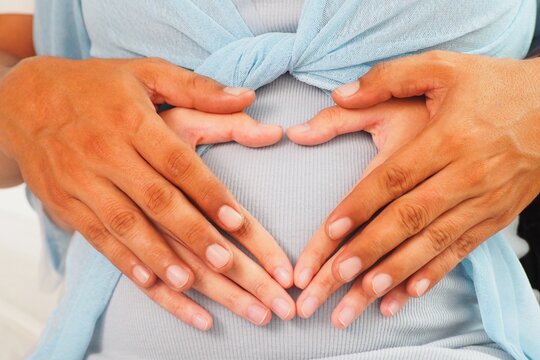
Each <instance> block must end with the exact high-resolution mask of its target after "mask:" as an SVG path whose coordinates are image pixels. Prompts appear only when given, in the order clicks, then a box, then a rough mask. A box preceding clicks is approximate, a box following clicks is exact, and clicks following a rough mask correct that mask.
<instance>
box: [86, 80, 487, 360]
mask: <svg viewBox="0 0 540 360" xmlns="http://www.w3.org/2000/svg"><path fill="white" fill-rule="evenodd" d="M330 105H332V101H331V99H330V97H329V96H328V95H327V94H325V93H323V92H322V91H320V90H318V89H316V88H313V87H310V86H308V85H305V84H303V83H300V82H298V81H296V80H294V79H293V78H292V77H289V76H284V77H282V78H280V79H278V80H277V81H275V82H274V83H272V84H270V85H268V86H266V87H265V88H263V89H261V90H260V91H259V92H258V100H257V102H256V104H255V105H253V106H252V107H251V108H250V109H249V113H250V115H252V116H253V117H254V118H256V119H259V120H260V121H262V122H265V123H272V124H279V125H282V126H283V127H284V128H287V127H289V126H291V125H294V124H298V123H301V122H303V121H305V120H307V119H309V118H310V117H311V116H313V115H314V114H316V113H317V112H318V111H319V110H321V109H323V108H325V107H327V106H330ZM374 155H375V148H374V146H373V144H372V142H371V138H370V136H369V135H368V134H365V133H358V134H351V135H347V136H343V137H340V138H338V139H335V140H334V141H331V142H329V143H327V144H324V145H321V146H317V147H310V148H308V147H302V146H298V145H295V144H293V143H292V142H290V141H289V140H287V139H284V140H283V141H282V142H281V143H279V144H277V145H275V146H272V147H269V148H263V149H247V148H243V147H241V146H239V145H237V144H223V145H216V146H213V147H211V148H210V149H209V150H208V151H207V152H206V153H205V154H204V155H203V159H204V161H205V163H206V164H207V165H208V166H209V167H210V168H211V169H212V170H213V171H214V172H215V174H216V175H217V176H218V177H219V178H220V179H222V181H223V182H224V183H225V184H226V185H227V186H228V187H229V188H230V189H231V191H232V192H233V193H234V194H235V195H236V197H237V199H238V200H239V201H240V203H241V204H242V205H243V206H244V207H245V208H246V209H248V210H249V211H250V212H251V213H252V214H253V215H254V216H255V217H257V218H258V219H259V221H260V222H261V223H262V224H263V225H264V226H265V227H266V228H267V229H268V230H269V232H270V233H271V234H272V235H273V236H274V237H275V238H276V240H277V241H278V243H279V244H280V245H281V246H282V247H283V249H284V250H285V251H286V253H287V254H288V255H289V257H290V258H291V260H292V261H293V263H295V262H296V259H297V258H298V256H299V254H300V252H301V251H302V249H303V248H304V246H305V244H306V243H307V241H308V240H309V238H310V236H311V235H312V234H313V232H314V231H315V230H316V229H317V227H318V226H319V225H320V224H321V222H322V221H323V220H324V219H325V217H326V216H327V215H328V213H329V212H330V211H331V210H332V209H333V207H334V206H335V205H336V204H337V203H338V202H339V200H340V199H341V198H342V197H343V196H344V195H345V194H346V193H347V192H348V191H349V190H350V189H351V187H352V186H353V185H354V184H355V183H356V181H357V180H358V178H359V177H360V175H361V174H362V171H363V169H364V168H365V167H366V166H367V165H368V163H369V161H370V159H371V158H372V157H373V156H374ZM344 291H345V289H342V290H340V291H338V293H337V294H336V295H335V296H333V297H331V298H330V300H329V301H328V302H327V303H326V304H325V305H323V306H322V307H321V308H320V310H319V311H318V312H317V313H316V314H315V315H314V316H313V317H312V318H311V319H309V320H301V319H298V318H297V319H295V320H293V321H290V322H283V321H281V320H279V319H277V318H276V317H274V320H272V322H271V323H270V324H269V325H268V326H266V327H263V328H259V327H256V326H254V325H251V324H250V323H248V322H247V321H245V320H243V319H240V318H238V317H236V316H235V315H234V314H232V313H231V312H229V311H228V310H227V309H224V308H222V307H221V306H219V305H217V304H214V303H213V302H212V301H210V300H208V299H206V298H205V297H204V296H201V295H199V294H197V293H195V292H189V295H190V296H191V297H192V298H193V299H194V300H196V301H197V302H199V303H200V304H201V305H202V306H203V307H205V308H207V309H208V310H209V311H210V313H211V314H212V315H213V316H214V328H213V329H212V330H211V331H210V332H208V333H200V332H198V331H197V330H194V329H193V328H192V327H189V326H187V325H185V324H183V323H181V322H179V321H178V320H176V319H175V318H173V317H172V316H170V315H169V314H168V313H166V312H165V311H163V310H162V309H161V308H160V307H159V306H157V305H155V304H154V303H152V302H151V301H150V300H148V299H147V298H146V297H145V296H144V295H143V294H142V293H140V292H139V291H138V290H137V288H136V287H134V286H133V285H132V284H131V283H130V282H129V280H127V279H125V278H122V279H121V280H120V283H119V285H118V286H117V289H116V291H115V293H114V295H113V298H112V300H111V303H110V305H109V308H108V309H107V312H106V313H105V314H104V316H103V318H102V320H101V323H100V326H99V327H98V331H97V332H96V334H95V336H94V341H93V345H92V347H91V351H90V352H91V353H92V352H96V353H98V352H99V353H101V354H102V355H101V356H102V357H103V358H107V356H106V354H110V357H111V358H118V357H119V356H126V357H128V358H132V357H134V358H137V357H140V358H148V359H152V358H166V359H168V358H171V359H210V358H216V359H229V358H230V359H305V358H331V357H338V356H340V355H346V354H359V353H365V352H368V351H377V350H380V349H387V348H396V347H404V346H415V345H420V344H426V343H430V342H433V341H437V340H441V339H445V338H447V337H448V336H449V335H452V336H455V335H459V334H467V333H469V332H471V331H473V332H474V331H480V329H481V322H480V318H479V314H478V309H477V305H476V297H475V294H474V290H473V287H472V284H471V283H470V282H469V280H467V279H466V278H465V276H464V275H463V273H461V271H460V270H456V271H454V272H453V273H452V274H451V275H450V276H449V277H447V278H446V279H445V280H444V281H443V282H442V283H441V284H440V285H439V286H437V287H436V288H435V289H434V290H433V291H432V292H430V294H428V296H426V297H424V298H423V299H422V300H421V301H413V302H412V303H411V304H410V305H409V306H408V307H407V308H406V310H405V311H403V312H402V313H401V314H400V315H399V316H396V317H395V318H392V319H385V318H383V317H382V316H381V315H380V314H379V312H378V308H377V305H374V306H372V307H370V308H369V309H368V310H367V311H366V313H365V314H364V315H363V316H362V317H361V318H360V320H359V321H357V322H355V323H354V324H353V325H352V326H351V327H350V328H348V329H347V330H337V329H335V328H333V327H332V325H331V323H330V314H331V311H332V309H333V308H334V307H335V306H336V305H337V302H338V301H339V300H340V298H341V297H342V296H343V294H344ZM291 292H292V295H293V297H296V296H297V294H298V292H297V291H295V290H291ZM276 319H277V320H276ZM463 336H465V335H463ZM477 340H478V339H476V340H474V341H477ZM474 341H473V340H471V342H472V343H474ZM482 341H485V339H484V340H482ZM95 356H96V358H99V357H98V355H95ZM115 356H116V357H115Z"/></svg>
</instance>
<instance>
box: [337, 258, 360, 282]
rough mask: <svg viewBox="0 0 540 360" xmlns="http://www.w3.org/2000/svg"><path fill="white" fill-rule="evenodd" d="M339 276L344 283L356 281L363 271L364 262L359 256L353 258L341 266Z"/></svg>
mask: <svg viewBox="0 0 540 360" xmlns="http://www.w3.org/2000/svg"><path fill="white" fill-rule="evenodd" d="M338 269H339V276H341V280H343V281H346V282H348V281H351V280H352V279H354V278H355V277H356V276H357V275H358V274H359V273H360V270H362V261H361V260H360V258H359V257H358V256H353V257H351V258H348V259H347V260H345V261H343V262H341V264H339V267H338Z"/></svg>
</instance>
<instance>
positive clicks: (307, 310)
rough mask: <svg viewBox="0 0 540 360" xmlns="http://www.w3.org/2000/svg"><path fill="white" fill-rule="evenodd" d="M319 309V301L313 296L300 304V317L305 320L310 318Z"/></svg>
mask: <svg viewBox="0 0 540 360" xmlns="http://www.w3.org/2000/svg"><path fill="white" fill-rule="evenodd" d="M318 307H319V300H318V299H317V298H316V297H315V296H309V297H308V298H307V299H306V300H304V302H303V303H302V315H304V317H305V318H308V317H310V316H311V315H313V313H314V312H315V311H316V310H317V308H318Z"/></svg>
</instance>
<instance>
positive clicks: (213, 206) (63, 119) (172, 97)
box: [0, 57, 292, 291]
mask: <svg viewBox="0 0 540 360" xmlns="http://www.w3.org/2000/svg"><path fill="white" fill-rule="evenodd" d="M254 99H255V94H254V92H253V91H252V90H248V89H231V88H224V87H223V86H221V85H219V84H217V83H216V82H214V81H212V80H210V79H208V78H205V77H201V76H198V75H196V74H194V73H193V72H190V71H187V70H184V69H181V68H178V67H176V66H173V65H171V64H169V63H167V62H165V61H163V60H158V59H137V60H99V59H93V60H83V61H72V60H65V59H58V58H47V57H37V58H32V59H28V60H25V61H23V62H21V63H19V65H17V66H16V67H14V68H13V70H11V71H10V72H9V73H8V74H7V75H6V76H5V77H4V78H3V79H2V81H1V83H0V129H1V131H0V149H1V150H2V151H3V152H5V153H6V154H7V155H8V156H10V157H12V158H14V159H15V160H16V161H17V163H18V164H19V166H20V169H21V173H22V175H23V177H24V179H25V181H26V182H27V183H28V185H29V187H30V188H31V189H32V191H33V192H34V193H35V194H36V195H37V196H38V197H39V198H40V199H41V200H42V201H43V203H44V205H45V206H46V208H47V209H48V211H50V212H51V213H52V215H53V216H54V217H55V218H59V219H62V220H63V221H65V222H66V223H68V224H70V225H71V226H72V227H73V228H75V229H77V230H78V231H80V232H81V233H82V234H83V235H84V236H85V237H86V238H87V239H88V240H89V241H90V242H91V243H92V245H93V246H94V247H96V249H98V250H99V251H100V252H102V253H103V254H104V255H105V256H107V257H108V258H109V259H110V260H111V261H112V262H113V263H114V264H115V265H116V266H117V267H118V268H119V269H120V270H121V271H122V272H123V273H124V274H126V275H127V276H128V277H129V278H131V279H132V280H133V281H135V282H136V283H137V284H138V285H140V286H142V287H149V286H152V285H153V284H154V283H155V281H156V275H157V277H158V278H159V279H161V280H162V281H163V282H164V283H165V284H167V286H169V287H171V288H172V289H174V290H175V291H183V290H186V289H187V288H189V287H190V285H191V284H192V283H193V281H194V279H193V273H192V271H191V270H190V269H189V267H188V266H187V265H186V264H185V263H184V262H183V261H182V260H181V259H180V258H179V257H178V256H177V254H176V253H175V252H174V251H173V249H171V247H170V246H169V244H168V243H167V242H166V241H165V240H164V238H163V236H162V235H161V234H160V232H159V231H158V230H161V231H164V232H167V233H168V234H170V235H171V236H172V237H173V238H175V239H177V240H178V241H181V242H182V244H183V245H184V246H185V247H186V248H188V249H190V250H191V251H193V253H194V254H196V255H197V256H198V257H199V258H201V259H203V261H204V263H205V264H206V265H207V266H208V267H209V268H210V269H212V270H213V271H216V272H224V273H227V274H229V273H231V272H235V271H236V272H241V271H242V269H241V268H239V267H238V266H239V264H237V262H238V261H240V260H239V259H236V258H235V256H237V255H236V254H238V250H237V249H236V248H235V246H233V244H232V243H231V242H229V241H227V240H226V239H225V238H224V237H223V236H222V235H221V234H220V232H219V231H218V230H217V229H216V228H215V227H214V225H213V224H212V223H210V221H209V220H207V219H206V218H205V216H207V217H208V218H209V219H210V220H211V221H212V222H213V223H214V224H216V225H217V226H219V227H220V228H222V229H223V230H225V231H227V232H228V233H229V234H231V235H232V236H233V237H234V238H235V239H237V240H238V241H239V242H240V243H241V244H243V245H244V246H246V248H247V249H248V250H249V251H251V252H252V253H253V254H254V255H255V257H256V258H257V259H259V260H260V262H261V264H262V265H263V266H264V268H265V269H266V270H267V271H268V272H269V273H270V274H272V275H273V276H274V277H275V278H276V279H277V280H278V282H279V283H280V284H281V286H283V287H287V286H290V285H291V284H292V266H291V264H290V262H289V260H288V259H287V257H286V255H285V253H284V252H283V251H282V250H281V249H280V248H279V246H278V245H277V243H276V242H275V241H274V239H273V238H272V237H271V236H270V235H269V234H268V233H267V232H266V231H265V230H264V229H263V227H262V226H261V225H260V224H259V223H258V222H257V221H256V220H255V219H253V217H252V216H250V215H249V214H248V213H247V212H246V211H245V210H244V209H243V208H242V207H241V206H240V205H239V204H238V203H237V202H236V201H235V199H234V198H233V196H232V195H231V193H230V192H229V191H228V189H227V188H226V187H225V186H224V185H223V184H222V183H221V182H220V181H218V179H217V178H216V177H215V176H214V175H213V174H212V173H211V172H210V171H209V169H208V168H207V167H206V166H205V165H204V164H203V162H202V160H201V159H200V158H199V157H198V156H197V154H196V153H195V152H194V151H193V148H192V147H191V146H189V145H188V144H186V143H184V142H183V141H181V140H180V139H179V138H178V136H177V135H176V134H175V133H174V132H173V131H171V130H170V129H169V128H168V127H167V125H166V124H165V123H164V122H163V121H162V119H161V118H160V117H159V116H158V114H157V113H156V111H155V106H157V105H159V104H163V103H168V104H171V105H173V106H177V107H179V108H184V110H186V111H187V109H192V110H193V111H195V110H198V111H205V112H212V113H216V114H236V113H238V112H240V111H242V110H243V109H244V108H246V107H247V106H249V105H250V104H251V103H252V102H253V100H254ZM231 116H232V115H231ZM263 132H265V133H267V134H268V136H267V137H266V138H265V139H264V142H265V143H264V145H269V144H271V143H274V142H276V141H278V140H279V139H280V138H281V136H282V134H281V133H282V131H281V129H276V128H273V129H269V128H266V129H265V130H264V131H263ZM151 222H152V223H153V224H156V226H153V224H152V223H151ZM241 264H242V263H241V262H240V265H241ZM242 274H243V275H242V279H243V280H244V281H248V280H249V277H250V275H251V274H247V273H242Z"/></svg>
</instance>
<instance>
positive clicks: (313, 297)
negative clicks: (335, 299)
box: [296, 252, 345, 319]
mask: <svg viewBox="0 0 540 360" xmlns="http://www.w3.org/2000/svg"><path fill="white" fill-rule="evenodd" d="M338 254H339V252H338ZM336 256H337V254H336V255H334V256H333V257H332V258H331V259H330V260H328V262H326V263H325V264H324V265H323V266H322V267H321V269H320V271H319V272H317V274H316V275H315V277H314V278H313V280H312V281H311V282H310V283H309V285H308V286H307V287H306V288H305V289H304V291H302V293H301V294H300V296H299V297H298V299H297V300H296V308H297V309H298V316H300V317H302V318H304V319H307V318H309V317H311V316H312V315H313V314H314V313H315V312H316V311H317V309H318V308H319V307H320V306H321V305H322V304H323V303H324V302H325V301H326V300H327V299H328V298H329V297H330V295H332V294H333V293H334V292H336V290H337V289H339V288H340V287H341V286H343V284H344V283H345V282H343V281H340V280H339V279H336V278H334V276H333V274H332V261H333V260H334V258H335V257H336Z"/></svg>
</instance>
